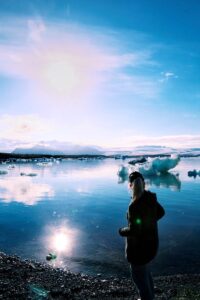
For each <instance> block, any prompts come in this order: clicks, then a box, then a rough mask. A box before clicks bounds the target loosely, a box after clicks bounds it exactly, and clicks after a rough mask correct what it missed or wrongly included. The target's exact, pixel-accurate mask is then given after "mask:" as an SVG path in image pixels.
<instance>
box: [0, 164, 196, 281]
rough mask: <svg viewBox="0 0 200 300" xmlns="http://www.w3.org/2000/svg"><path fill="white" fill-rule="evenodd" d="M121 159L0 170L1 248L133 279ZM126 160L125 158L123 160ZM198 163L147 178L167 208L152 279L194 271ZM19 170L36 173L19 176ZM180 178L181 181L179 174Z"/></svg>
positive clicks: (148, 186)
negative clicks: (126, 253) (126, 250)
mask: <svg viewBox="0 0 200 300" xmlns="http://www.w3.org/2000/svg"><path fill="white" fill-rule="evenodd" d="M121 163H122V161H121V160H113V159H106V160H91V161H79V160H71V161H70V160H69V161H66V162H61V163H60V164H56V163H54V164H53V165H52V166H45V167H43V166H38V165H36V164H34V163H32V164H28V163H27V164H16V165H15V168H11V169H9V170H8V168H7V165H1V166H0V170H7V171H8V173H7V174H4V175H3V174H2V175H0V228H1V234H0V244H1V251H4V252H6V253H8V254H16V255H19V256H20V257H22V258H31V259H37V260H39V261H46V259H45V258H46V255H47V254H48V253H49V252H52V253H55V254H56V255H57V259H56V260H54V261H53V262H49V263H51V264H53V265H55V266H56V267H63V268H66V269H70V270H71V271H73V272H83V273H87V274H97V273H101V274H102V275H104V276H110V275H113V276H115V275H116V276H130V273H129V265H128V262H127V261H126V259H125V257H124V244H125V240H124V238H122V237H121V236H119V234H118V229H119V227H122V226H126V224H127V220H126V211H127V207H128V204H129V202H130V192H129V190H128V184H127V181H124V182H123V181H122V180H119V178H118V176H117V171H118V169H119V166H120V165H121ZM123 163H125V164H126V163H127V161H125V162H123ZM193 169H197V170H200V158H182V159H181V161H180V163H179V164H178V165H177V166H176V168H175V169H173V170H171V174H168V175H163V176H159V177H154V178H148V179H146V189H149V190H151V191H153V192H156V193H157V199H158V201H159V202H160V203H161V204H162V205H163V207H164V208H165V212H166V214H165V216H164V217H163V218H162V219H161V220H159V223H158V227H159V237H160V241H159V251H158V254H157V256H156V258H155V259H154V260H153V261H152V262H151V263H150V264H151V270H152V272H153V274H154V275H159V274H163V275H164V274H175V273H194V272H199V263H200V222H199V216H200V177H199V176H197V177H196V178H194V177H188V175H187V172H188V171H189V170H193ZM20 173H26V174H27V173H37V176H33V177H31V176H21V175H20ZM177 173H179V176H177Z"/></svg>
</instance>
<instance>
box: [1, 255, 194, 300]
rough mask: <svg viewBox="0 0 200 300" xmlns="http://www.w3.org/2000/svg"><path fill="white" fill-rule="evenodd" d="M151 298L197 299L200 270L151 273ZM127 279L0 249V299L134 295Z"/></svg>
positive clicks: (96, 297) (98, 297) (127, 297)
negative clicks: (60, 266)
mask: <svg viewBox="0 0 200 300" xmlns="http://www.w3.org/2000/svg"><path fill="white" fill-rule="evenodd" d="M153 279H154V285H155V293H156V298H155V299H174V300H175V299H180V300H186V299H191V300H199V299H200V274H177V275H168V276H157V277H153ZM137 298H138V294H137V290H136V287H135V286H134V284H133V283H132V281H131V279H127V278H124V277H122V278H118V277H110V278H106V279H104V278H103V276H102V275H101V274H98V275H97V276H89V275H86V274H82V273H76V274H74V273H72V272H70V270H67V271H64V270H62V269H58V268H53V267H52V266H49V265H48V264H43V263H39V262H36V261H33V260H22V259H20V258H19V257H17V256H9V255H6V254H5V253H3V252H1V253H0V299H4V300H6V299H20V300H22V299H81V300H83V299H137Z"/></svg>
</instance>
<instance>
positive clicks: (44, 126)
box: [0, 114, 53, 142]
mask: <svg viewBox="0 0 200 300" xmlns="http://www.w3.org/2000/svg"><path fill="white" fill-rule="evenodd" d="M52 128H53V123H51V121H50V120H46V119H44V118H40V117H39V116H37V115H34V114H30V115H8V114H5V115H1V117H0V138H1V139H11V140H22V141H26V142H27V141H29V142H30V141H31V140H34V138H38V136H40V135H41V136H42V135H45V133H49V132H51V130H52Z"/></svg>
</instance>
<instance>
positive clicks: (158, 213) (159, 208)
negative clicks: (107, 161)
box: [154, 193, 165, 221]
mask: <svg viewBox="0 0 200 300" xmlns="http://www.w3.org/2000/svg"><path fill="white" fill-rule="evenodd" d="M154 198H155V202H156V218H157V221H158V220H160V219H161V218H162V217H163V216H164V215H165V210H164V208H163V206H162V205H161V204H160V203H159V202H158V200H157V196H156V193H154Z"/></svg>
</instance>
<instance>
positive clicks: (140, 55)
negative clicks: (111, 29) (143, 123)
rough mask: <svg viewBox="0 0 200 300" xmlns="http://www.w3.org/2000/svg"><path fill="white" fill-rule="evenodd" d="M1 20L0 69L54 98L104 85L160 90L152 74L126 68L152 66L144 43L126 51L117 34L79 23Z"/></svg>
mask: <svg viewBox="0 0 200 300" xmlns="http://www.w3.org/2000/svg"><path fill="white" fill-rule="evenodd" d="M14 21H15V22H14ZM4 22H5V23H6V26H4V31H3V30H2V29H1V30H0V31H1V32H3V33H4V34H5V35H6V36H7V39H6V41H4V43H2V42H1V44H0V73H1V74H5V75H7V76H14V77H18V78H23V79H26V80H28V81H29V82H32V83H34V84H36V86H37V88H38V89H41V90H44V91H45V92H46V93H48V95H49V96H53V97H54V98H55V99H58V97H59V96H63V97H65V98H66V97H68V98H70V99H71V98H73V97H74V98H75V97H83V96H85V97H86V95H88V93H90V92H93V90H96V89H99V90H102V85H103V86H104V87H109V86H110V87H112V86H113V85H114V86H118V90H119V88H120V87H121V92H124V91H127V92H129V93H132V94H133V95H134V94H136V95H140V96H142V97H150V98H151V97H155V96H156V95H157V94H158V92H159V89H158V87H157V86H156V81H154V79H151V77H150V76H137V75H134V76H131V75H130V74H129V75H128V73H127V71H126V68H127V67H128V68H132V74H134V68H139V67H142V66H146V67H148V66H149V65H151V66H152V65H153V64H154V63H155V62H153V60H152V52H151V51H150V50H148V49H146V50H144V48H142V47H140V49H139V50H138V48H139V47H138V45H137V47H135V49H134V48H133V49H132V50H131V51H130V50H129V51H127V50H126V49H125V46H124V47H123V45H121V43H120V38H119V40H117V38H116V36H115V35H112V34H111V35H110V33H108V32H101V31H100V32H99V31H98V30H96V28H94V29H93V28H90V27H84V26H82V25H81V26H79V25H77V24H70V23H67V24H63V23H56V24H55V23H44V22H43V21H42V20H38V19H27V20H26V19H24V20H18V19H16V20H12V21H10V20H9V19H8V20H7V21H6V20H4ZM0 25H1V22H0ZM120 80H121V83H120V84H119V85H118V83H119V82H120Z"/></svg>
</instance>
